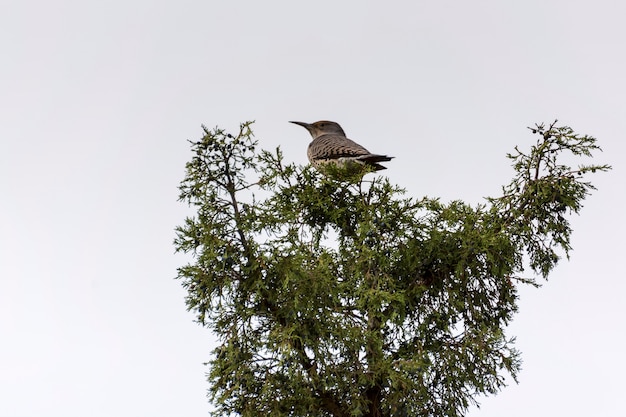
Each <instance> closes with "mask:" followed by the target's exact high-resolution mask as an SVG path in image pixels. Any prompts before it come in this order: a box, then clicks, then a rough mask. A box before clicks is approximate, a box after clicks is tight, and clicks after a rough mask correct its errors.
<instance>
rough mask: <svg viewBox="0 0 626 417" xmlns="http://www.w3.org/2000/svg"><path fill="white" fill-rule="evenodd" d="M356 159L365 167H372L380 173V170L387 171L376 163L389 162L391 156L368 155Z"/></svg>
mask: <svg viewBox="0 0 626 417" xmlns="http://www.w3.org/2000/svg"><path fill="white" fill-rule="evenodd" d="M356 159H357V160H358V161H360V162H362V163H364V164H366V165H370V166H372V167H373V168H374V169H375V170H376V171H380V170H382V169H387V167H384V166H382V165H380V164H379V163H378V162H387V161H391V160H392V159H393V156H387V155H376V154H369V155H362V156H359V157H358V158H356Z"/></svg>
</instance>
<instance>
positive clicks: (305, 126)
mask: <svg viewBox="0 0 626 417" xmlns="http://www.w3.org/2000/svg"><path fill="white" fill-rule="evenodd" d="M289 123H293V124H295V125H300V126H302V127H303V128H305V129H306V130H309V128H310V127H311V125H310V124H308V123H304V122H289Z"/></svg>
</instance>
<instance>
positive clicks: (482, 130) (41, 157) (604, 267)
mask: <svg viewBox="0 0 626 417" xmlns="http://www.w3.org/2000/svg"><path fill="white" fill-rule="evenodd" d="M625 16H626V3H624V2H620V1H617V0H616V1H605V0H596V1H593V2H591V1H577V0H567V1H566V0H563V1H549V0H543V1H538V0H526V1H523V2H521V1H520V2H514V1H508V2H507V1H495V0H491V1H472V2H469V1H428V2H427V1H408V0H406V1H387V2H382V1H369V0H368V1H364V0H361V1H327V0H322V1H321V0H318V1H315V2H297V1H286V0H285V1H252V0H248V1H228V2H227V1H215V0H205V1H191V0H183V1H176V2H174V1H170V2H167V1H156V0H153V1H148V0H141V1H140V0H135V1H133V0H127V1H119V0H109V1H98V2H96V1H86V0H82V1H78V0H75V1H68V0H56V1H44V0H39V1H29V0H2V1H1V2H0V35H1V36H0V51H1V55H0V417H4V416H7V417H8V416H11V417H18V416H59V417H74V416H76V417H84V416H92V417H100V416H103V417H104V416H116V417H125V416H151V417H158V416H163V417H166V416H186V417H193V416H204V415H206V414H207V412H208V410H209V405H208V403H207V400H206V398H205V394H206V390H207V388H208V383H207V382H206V380H205V376H204V374H205V372H206V371H207V368H206V367H204V366H203V362H206V361H208V360H209V359H210V351H211V349H212V347H213V346H214V342H213V337H212V335H211V334H210V333H209V331H208V330H206V329H203V328H201V327H200V326H199V325H197V324H196V323H194V316H193V314H191V313H189V312H187V311H186V307H185V304H184V296H185V292H184V290H183V289H182V288H181V286H180V283H179V282H178V281H176V280H175V279H174V277H175V276H176V268H177V267H179V266H181V265H183V264H184V263H185V262H186V261H187V260H188V258H186V257H185V256H183V255H175V254H174V248H173V245H172V240H173V238H174V231H173V230H174V227H175V226H176V225H178V224H181V222H182V221H183V218H184V216H185V215H186V214H187V213H188V210H187V209H186V208H185V207H184V206H182V205H181V204H180V203H178V202H177V196H178V190H177V186H178V183H179V182H180V180H182V178H183V175H184V164H185V162H186V161H187V160H189V159H190V157H191V153H190V149H189V144H188V142H187V140H189V139H191V140H197V139H199V138H200V137H201V135H202V130H201V128H200V125H201V124H205V125H207V126H208V127H211V128H212V127H215V126H220V127H222V128H225V129H227V130H231V131H235V130H237V127H238V125H239V123H240V122H243V121H247V120H256V124H255V125H254V129H255V133H256V137H257V139H258V140H259V143H260V145H261V146H262V147H264V148H267V149H274V148H275V147H276V146H280V147H281V148H282V149H283V151H284V153H285V158H286V159H287V160H288V161H294V162H297V163H302V164H304V163H306V162H307V160H306V146H307V144H308V141H309V138H308V135H307V134H306V132H305V131H304V130H303V129H302V128H301V127H298V126H295V125H292V124H289V123H287V121H289V120H301V121H305V122H313V121H316V120H320V119H328V120H334V121H337V122H339V123H341V125H342V126H343V127H344V130H345V131H346V132H347V134H348V136H349V137H351V138H352V139H355V140H357V141H358V142H360V143H361V144H363V145H364V146H366V147H367V148H368V149H369V150H370V151H372V152H376V153H386V154H389V155H394V156H396V159H394V160H393V161H392V162H390V163H387V166H388V167H389V169H388V170H387V171H385V172H384V175H388V176H389V178H390V179H391V181H392V182H394V183H397V184H399V185H401V186H402V187H405V188H406V189H407V192H408V194H409V195H411V196H414V197H417V198H419V197H422V196H424V195H428V196H431V197H437V196H438V197H441V198H442V199H443V200H444V201H449V200H451V199H462V200H465V201H468V202H471V203H478V202H481V201H482V198H483V197H485V196H489V195H497V194H498V192H499V187H500V185H502V184H505V183H507V182H508V180H509V179H510V177H511V175H512V170H511V168H510V166H509V162H508V160H507V159H506V158H505V154H506V152H508V151H510V150H511V149H512V148H513V147H514V146H515V145H520V146H522V147H528V146H530V144H532V143H533V141H534V140H535V138H534V137H533V136H532V135H531V134H530V132H529V131H528V130H527V129H526V127H527V126H530V125H533V124H534V123H535V122H547V123H549V122H551V121H553V120H554V119H556V118H558V119H559V121H560V123H562V124H565V125H569V126H571V127H572V128H574V129H575V130H576V131H577V132H579V133H586V134H591V135H593V136H595V137H597V138H598V139H599V143H600V145H601V146H602V147H603V148H604V153H602V154H599V155H598V156H597V157H596V159H595V162H597V163H609V164H612V165H613V166H614V170H613V171H611V172H610V173H608V174H606V173H602V174H598V175H596V176H594V177H593V178H592V181H593V182H594V183H595V184H596V185H597V186H598V188H599V190H598V191H597V192H596V193H595V194H594V195H592V196H591V197H590V198H589V199H588V201H587V202H586V203H585V208H584V209H583V211H582V214H581V215H580V216H575V217H574V218H573V219H572V224H573V227H574V236H573V242H572V243H573V246H574V251H573V252H572V254H571V255H572V258H571V260H570V261H569V262H563V263H562V264H560V265H559V266H558V268H557V269H556V270H555V271H554V273H553V275H552V276H551V278H550V281H548V282H547V283H545V285H544V286H543V288H541V289H538V290H536V289H531V288H527V289H523V290H522V291H521V300H520V312H519V313H518V315H517V316H516V319H515V321H514V323H513V324H512V325H511V326H510V328H509V331H508V334H509V335H511V336H517V340H518V343H517V346H518V348H519V349H520V350H521V351H522V353H523V359H524V365H523V370H522V372H521V374H520V378H519V379H520V384H519V385H515V384H512V385H511V386H509V387H508V388H506V389H505V390H504V391H503V392H502V393H500V394H499V395H497V396H493V397H488V398H483V399H481V403H482V407H481V409H480V410H476V409H472V411H471V412H470V413H469V415H470V416H472V417H478V416H481V417H500V416H503V415H506V416H508V417H517V416H519V417H522V416H524V417H527V416H570V417H578V416H580V417H583V416H584V417H587V416H603V417H607V416H623V415H624V411H623V399H622V395H623V392H624V389H625V388H626V386H625V385H626V384H625V382H624V377H623V376H624V375H625V374H626V365H625V362H624V360H623V355H624V353H623V350H624V338H625V336H624V330H625V325H624V315H625V314H624V313H625V312H626V307H625V306H624V293H625V292H626V284H625V282H626V273H625V272H624V253H625V252H626V245H625V243H624V242H625V240H626V239H625V236H626V228H625V226H624V220H623V213H624V206H625V205H626V196H625V194H626V175H625V171H624V163H625V162H626V146H625V145H624V132H625V131H626V47H625V46H624V43H625V41H626V25H625V24H624V17H625Z"/></svg>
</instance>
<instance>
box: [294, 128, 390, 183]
mask: <svg viewBox="0 0 626 417" xmlns="http://www.w3.org/2000/svg"><path fill="white" fill-rule="evenodd" d="M291 123H295V124H297V125H300V126H302V127H304V128H305V129H306V130H308V131H309V133H310V134H311V136H312V137H313V141H312V142H311V143H310V144H309V148H308V150H307V156H308V157H309V162H311V164H312V165H313V166H315V167H318V168H319V167H320V166H322V165H324V164H328V163H334V164H337V165H342V166H343V165H346V164H349V163H358V164H362V165H368V166H370V167H372V168H373V169H374V170H375V171H379V170H381V169H386V167H384V166H382V165H381V164H379V162H386V161H390V160H391V159H392V158H393V157H392V156H387V155H378V154H373V153H371V152H370V151H368V150H367V149H365V148H364V147H363V146H361V145H359V144H358V143H356V142H354V141H353V140H350V139H348V138H347V137H346V134H345V132H344V131H343V129H342V128H341V126H339V124H338V123H335V122H330V121H328V120H321V121H319V122H315V123H310V124H309V123H303V122H291Z"/></svg>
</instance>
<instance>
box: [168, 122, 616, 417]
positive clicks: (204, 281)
mask: <svg viewBox="0 0 626 417" xmlns="http://www.w3.org/2000/svg"><path fill="white" fill-rule="evenodd" d="M250 124H251V123H244V124H242V125H241V129H240V132H239V134H238V135H237V136H232V135H229V134H226V133H224V131H222V130H220V129H215V130H213V131H209V130H207V129H206V128H205V129H204V130H205V135H204V137H203V138H202V139H201V140H200V141H198V142H192V150H193V152H194V156H193V158H192V160H191V161H190V162H189V163H188V164H187V175H186V178H185V179H184V181H183V182H182V183H181V186H180V191H181V194H180V199H181V200H182V201H185V202H187V203H188V204H189V205H191V206H193V207H194V208H195V209H196V210H197V215H196V216H195V217H193V218H188V219H186V221H185V223H184V225H182V226H180V227H178V228H177V238H176V241H175V245H176V248H177V250H178V251H183V252H190V253H193V254H194V262H193V263H191V264H189V265H186V266H184V267H182V268H180V269H179V278H180V279H181V280H182V282H183V285H184V287H185V288H186V289H187V290H188V297H187V303H188V307H189V308H190V309H192V310H194V311H195V312H197V314H198V320H199V321H200V322H201V323H202V324H204V325H206V326H208V327H210V328H211V329H212V330H213V331H214V332H215V333H216V334H217V336H218V337H219V339H220V346H219V347H218V348H217V349H215V352H214V356H213V359H212V360H211V362H210V366H211V370H210V374H209V379H210V382H211V390H210V392H211V398H212V400H213V401H214V403H215V404H216V407H217V411H216V413H215V414H216V415H220V416H224V415H241V416H266V415H271V416H336V417H347V416H370V417H374V416H460V415H462V414H463V413H464V411H465V410H466V409H467V408H468V406H469V405H470V404H472V403H475V398H476V397H477V396H478V395H480V394H493V393H496V392H498V391H499V390H500V389H501V388H502V387H503V386H504V385H505V377H506V375H507V374H508V375H511V376H512V377H513V378H515V377H516V375H517V372H518V371H519V368H520V358H519V353H518V352H517V351H516V350H515V348H514V347H513V341H514V340H513V339H510V338H507V337H506V336H505V334H504V328H505V327H506V325H507V323H508V322H509V321H510V320H511V318H512V316H513V314H514V313H515V311H516V309H517V306H516V300H517V291H516V290H517V285H518V284H520V283H530V284H534V281H533V280H531V279H523V278H521V277H519V274H520V273H521V271H523V267H524V262H525V261H524V259H525V254H527V255H528V259H529V264H530V267H531V268H532V269H533V270H535V271H537V272H539V273H541V274H543V275H544V276H547V274H548V273H549V272H550V270H551V269H552V268H554V266H555V265H556V263H557V261H558V254H557V251H558V249H559V248H561V249H562V250H564V252H565V253H567V251H568V250H569V248H570V246H569V238H570V234H571V229H570V226H569V223H568V221H567V218H566V214H567V211H568V209H569V210H570V211H574V212H578V211H579V210H580V208H581V203H582V200H583V199H584V198H585V197H586V195H587V194H588V192H589V190H591V189H593V186H592V185H591V184H590V183H588V182H583V181H582V180H581V178H582V175H583V174H586V173H589V172H595V171H605V170H608V169H609V168H610V167H608V166H606V165H600V166H581V167H579V168H578V169H572V168H570V167H568V166H566V165H561V164H559V163H557V157H558V156H559V155H561V154H562V153H564V152H570V153H572V154H573V155H583V156H591V152H592V151H593V150H595V149H599V148H598V147H597V146H596V145H595V139H593V138H591V137H588V136H583V137H580V136H577V135H575V134H574V133H573V131H572V130H571V129H570V128H568V127H555V126H554V124H552V125H550V126H549V127H547V128H546V127H544V126H543V125H538V126H536V127H535V128H533V129H532V131H533V133H536V134H537V135H539V137H540V140H539V141H538V142H537V144H536V145H535V146H533V147H532V148H531V150H530V152H529V153H528V154H526V153H524V152H522V151H520V150H519V149H517V148H516V153H515V154H512V155H509V158H511V159H512V161H513V167H514V168H515V172H516V175H515V177H514V179H513V181H512V182H511V184H509V185H508V186H506V187H504V188H503V196H501V197H498V198H490V199H488V203H489V204H488V205H480V206H478V207H470V206H469V205H467V204H465V203H463V202H461V201H453V202H451V203H449V204H444V203H441V202H440V201H438V200H436V199H420V200H416V199H413V198H407V197H405V192H404V190H402V189H399V188H398V187H396V186H394V185H392V184H390V183H389V181H388V180H387V179H385V178H382V177H374V179H372V180H369V181H366V180H363V179H362V173H361V174H359V175H356V176H355V175H352V173H341V172H339V173H335V174H336V175H326V176H324V175H321V174H319V173H318V172H317V171H315V170H314V169H312V168H311V167H304V168H302V167H298V166H295V165H292V164H288V165H285V163H284V161H283V158H282V154H281V152H280V149H276V151H275V152H268V151H265V150H261V151H260V152H257V151H256V145H257V143H256V141H255V140H254V139H253V137H252V132H251V130H250ZM327 174H328V173H327ZM331 174H332V173H331Z"/></svg>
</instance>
